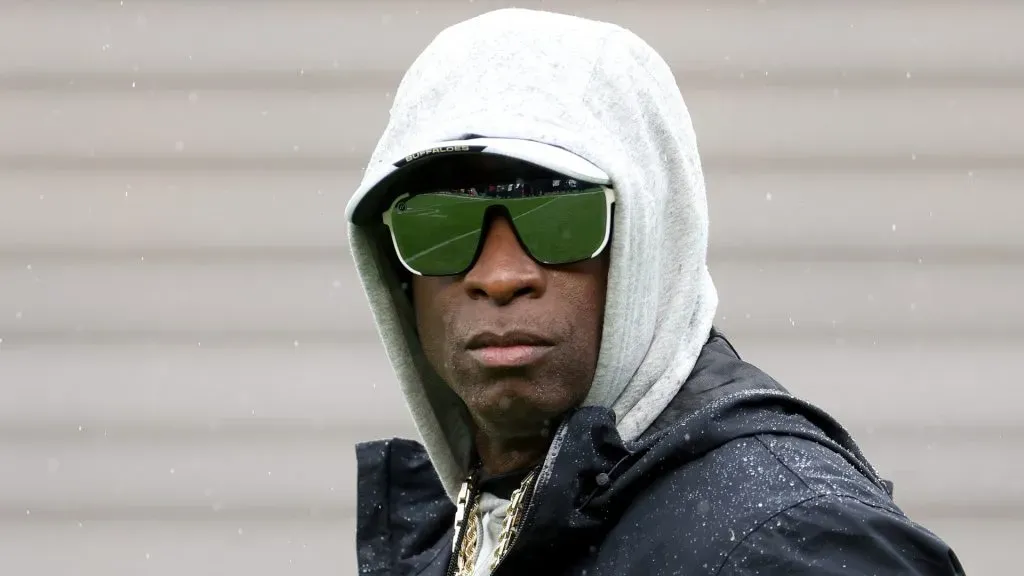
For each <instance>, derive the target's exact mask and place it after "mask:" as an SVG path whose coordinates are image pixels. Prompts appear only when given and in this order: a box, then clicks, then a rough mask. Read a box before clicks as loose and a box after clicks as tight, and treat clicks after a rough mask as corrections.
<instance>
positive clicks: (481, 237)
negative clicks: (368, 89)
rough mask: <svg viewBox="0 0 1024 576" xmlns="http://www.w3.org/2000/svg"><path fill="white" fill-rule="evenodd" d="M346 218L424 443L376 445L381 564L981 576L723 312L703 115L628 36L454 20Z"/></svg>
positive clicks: (372, 562) (559, 19)
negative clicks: (698, 126) (753, 361)
mask: <svg viewBox="0 0 1024 576" xmlns="http://www.w3.org/2000/svg"><path fill="white" fill-rule="evenodd" d="M473 191H477V192H479V193H478V194H475V193H473ZM348 218H349V221H350V223H351V226H350V234H349V237H350V241H351V246H352V250H353V254H354V256H355V259H356V263H357V269H358V272H359V275H360V277H361V279H362V282H363V284H364V287H365V289H366V293H367V295H368V297H369V300H370V304H371V307H372V309H373V312H374V315H375V318H376V322H377V325H378V328H379V330H380V333H381V336H382V338H383V340H384V344H385V346H386V348H387V352H388V356H389V358H390V360H391V362H392V364H393V366H394V369H395V372H396V374H397V376H398V378H399V381H400V383H401V386H402V390H403V392H404V394H405V396H406V400H407V403H408V406H409V408H410V411H411V414H412V416H413V419H414V420H415V422H416V425H417V427H418V430H419V432H420V435H421V437H422V440H423V443H424V445H425V447H424V446H421V445H420V444H418V443H415V442H412V441H407V440H397V439H396V440H390V441H384V442H370V443H366V444H362V445H360V446H359V447H358V450H357V454H358V462H359V505H358V514H359V519H358V530H357V540H358V553H359V568H360V574H367V575H384V574H389V575H390V574H410V575H411V574H422V575H442V574H473V575H487V574H510V575H511V574H588V575H591V576H595V575H616V576H620V575H633V574H635V575H661V574H684V575H687V576H690V575H696V574H719V575H725V574H761V575H766V574H876V575H881V574H929V575H932V574H935V575H952V574H962V569H961V568H960V566H959V563H958V561H957V560H956V557H955V555H954V554H953V552H952V551H951V550H950V549H949V547H948V546H946V545H945V544H944V543H943V542H942V541H941V540H940V539H939V538H937V537H936V536H935V535H933V534H932V533H930V532H928V531H927V530H925V529H924V528H922V527H920V526H918V525H916V524H914V523H913V522H912V521H911V520H909V519H908V518H907V517H906V516H905V515H904V514H903V512H902V511H901V510H900V509H899V508H898V507H897V506H896V504H894V503H893V500H892V498H891V495H890V492H889V490H888V489H887V485H886V483H885V482H884V481H883V480H882V479H880V478H879V477H878V475H877V474H876V472H875V471H874V469H873V468H872V467H871V465H870V464H869V463H868V462H867V460H866V459H865V458H864V456H863V455H862V454H861V452H860V450H859V449H858V448H857V446H856V445H855V444H854V442H853V441H852V440H851V438H850V437H849V436H848V435H847V434H846V432H845V431H844V430H843V429H842V427H840V426H839V424H837V423H836V422H835V421H833V420H832V419H831V418H830V417H829V416H828V415H826V414H825V413H823V412H822V411H820V410H818V409H816V408H814V407H812V406H810V405H808V404H806V403H804V402H802V401H800V400H798V399H796V398H794V397H792V396H791V395H789V394H788V393H787V392H786V391H785V390H784V389H783V388H782V387H781V386H779V385H778V384H777V383H775V382H774V381H773V380H772V379H771V378H769V377H768V376H766V375H765V374H763V373H762V372H760V371H758V370H757V369H756V368H755V367H753V366H751V365H749V364H746V363H744V362H743V361H741V360H740V359H739V357H738V355H737V354H736V352H735V351H734V350H733V348H732V346H731V345H730V344H729V343H728V342H727V341H726V340H725V338H724V337H723V336H722V335H721V334H719V333H718V332H717V331H716V330H715V329H714V328H713V327H712V321H713V319H714V315H715V310H716V306H717V301H718V298H717V294H716V292H715V287H714V285H713V284H712V281H711V277H710V275H709V273H708V269H707V262H706V255H707V242H708V215H707V204H706V198H705V192H704V180H703V176H702V173H701V166H700V160H699V157H698V154H697V147H696V141H695V137H694V133H693V129H692V125H691V122H690V118H689V114H688V112H687V110H686V108H685V106H684V104H683V100H682V97H681V96H680V94H679V91H678V89H677V87H676V82H675V79H674V78H673V76H672V74H671V72H670V71H669V68H668V66H667V65H666V64H665V62H664V61H663V60H662V59H661V58H660V57H659V56H658V55H657V54H656V53H655V52H654V51H653V50H652V49H651V48H650V47H649V46H648V45H646V44H645V43H644V42H643V41H642V40H640V39H639V38H637V37H636V36H635V35H633V34H631V33H630V32H628V31H626V30H624V29H622V28H619V27H616V26H612V25H609V24H604V23H598V22H593V21H589V20H584V19H580V18H575V17H570V16H563V15H555V14H549V13H543V12H534V11H526V10H500V11H496V12H491V13H488V14H485V15H483V16H480V17H477V18H474V19H471V20H468V21H466V22H463V23H461V24H458V25H455V26H453V27H451V28H449V29H448V30H445V31H444V32H442V33H441V34H440V35H439V36H438V37H437V38H436V39H435V40H434V41H433V42H432V43H431V44H430V45H429V46H428V47H427V48H426V50H425V51H424V52H423V53H422V54H421V55H420V56H419V58H418V59H417V60H416V61H415V63H414V64H413V65H412V67H411V68H410V70H409V71H408V72H407V74H406V76H405V78H404V79H403V81H402V83H401V86H400V87H399V89H398V91H397V93H396V95H395V102H394V105H393V107H392V110H391V119H390V122H389V124H388V126H387V128H386V130H385V132H384V135H383V137H382V138H381V140H380V143H379V144H378V146H377V148H376V150H375V151H374V154H373V158H372V160H371V162H370V165H369V167H368V169H367V171H366V174H365V178H364V180H363V182H362V184H361V186H360V187H359V189H358V190H357V191H356V194H355V196H354V198H353V199H352V201H351V203H350V204H349V208H348Z"/></svg>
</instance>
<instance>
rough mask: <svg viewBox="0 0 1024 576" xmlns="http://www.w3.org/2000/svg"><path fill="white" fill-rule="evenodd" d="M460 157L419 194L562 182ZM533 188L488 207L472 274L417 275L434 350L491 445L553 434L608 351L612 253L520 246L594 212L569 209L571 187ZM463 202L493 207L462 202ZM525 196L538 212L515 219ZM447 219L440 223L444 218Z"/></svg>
mask: <svg viewBox="0 0 1024 576" xmlns="http://www.w3.org/2000/svg"><path fill="white" fill-rule="evenodd" d="M453 160H455V161H454V162H445V163H441V164H438V163H435V164H434V166H432V167H427V168H426V169H425V170H423V171H418V172H417V173H415V175H414V176H413V178H412V180H413V182H410V189H412V190H419V191H430V190H438V189H447V190H460V189H465V188H466V187H479V188H481V189H483V188H487V187H488V186H490V185H495V186H501V185H504V184H507V183H515V182H517V181H518V182H537V181H545V180H551V179H553V180H557V179H558V178H559V176H558V175H556V174H552V173H549V172H548V171H546V170H540V169H538V168H537V167H535V166H531V165H529V164H526V163H523V162H517V161H513V160H495V159H486V158H482V157H479V156H476V157H474V156H462V157H458V158H455V159H453ZM563 179H564V177H563ZM529 193H530V194H531V195H529V196H527V197H526V198H518V199H517V198H506V202H507V204H506V205H502V204H500V203H495V204H494V205H492V206H489V207H488V208H487V209H485V210H480V211H478V213H479V215H480V216H481V217H482V220H481V221H479V222H478V225H480V226H481V230H482V233H481V234H480V236H479V239H478V240H477V242H478V244H477V245H476V246H474V247H473V251H474V253H475V259H474V260H473V261H472V262H471V264H470V266H469V268H468V269H466V270H465V271H463V272H461V273H459V274H451V275H440V276H421V275H413V276H412V279H411V280H412V282H411V284H412V299H413V307H414V309H415V315H416V326H417V330H418V333H419V338H420V342H421V345H422V347H423V352H424V354H425V355H426V358H427V360H428V361H429V363H430V365H431V366H432V367H433V368H434V370H436V371H437V373H438V374H439V375H440V376H441V377H442V378H443V379H444V381H445V382H446V383H447V384H448V385H449V386H450V387H451V389H452V390H453V391H454V392H455V393H456V394H457V395H458V396H459V398H461V399H462V401H463V402H464V403H465V404H466V407H467V408H468V410H469V412H470V414H471V415H472V418H473V421H474V423H475V425H476V426H477V427H478V432H479V433H482V434H483V435H484V436H486V437H487V438H488V439H489V440H490V441H491V442H496V441H503V442H516V441H522V442H531V441H532V440H533V439H536V438H544V437H546V436H547V435H548V434H549V433H550V427H551V426H552V425H554V424H556V423H557V420H558V418H559V417H560V416H561V415H562V414H563V413H565V412H566V411H567V410H569V409H571V408H573V407H575V406H577V405H579V404H580V403H581V402H582V401H583V399H584V398H585V397H586V395H587V393H588V391H589V389H590V384H591V382H592V381H593V378H594V371H595V369H596V367H597V357H598V351H599V349H600V342H601V327H602V321H603V317H604V302H605V291H606V287H607V273H608V261H609V260H608V251H607V250H601V252H600V254H598V255H597V256H596V257H590V258H587V259H585V260H582V261H576V262H572V263H568V264H560V265H547V264H543V263H541V262H539V261H538V260H537V259H535V258H534V257H532V256H531V255H530V253H529V251H528V249H527V247H526V246H525V245H524V243H523V242H522V241H521V235H522V233H523V232H527V234H529V232H531V231H530V230H524V229H523V227H524V226H533V227H535V228H536V227H538V226H543V227H551V228H552V229H554V228H555V227H557V226H558V223H559V222H560V220H562V219H564V218H565V217H566V216H572V217H575V218H576V219H577V220H580V219H583V218H586V217H587V215H586V214H579V213H576V214H572V215H568V214H566V212H565V211H566V210H572V207H573V204H571V203H570V204H565V205H563V204H562V202H564V201H565V200H567V199H569V198H570V195H567V194H566V192H565V191H563V192H554V193H551V192H547V191H544V190H536V191H534V190H530V191H529ZM534 194H535V195H534ZM456 201H460V202H469V203H472V202H486V203H489V202H490V201H489V200H485V199H482V198H480V197H466V198H458V197H457V196H456ZM523 201H525V202H527V203H529V204H530V205H531V206H533V205H534V204H536V207H533V208H528V210H529V209H533V210H535V212H534V213H533V214H531V215H526V216H523V218H522V219H521V220H518V222H514V221H513V218H515V216H514V215H513V214H512V213H513V212H515V211H516V206H515V202H523ZM509 207H511V211H510V210H509ZM435 210H436V208H435ZM439 216H442V215H441V214H435V215H434V217H433V219H436V220H439V221H442V222H443V220H441V219H440V218H438V217H439ZM609 216H610V215H609ZM592 217H593V218H595V219H601V218H604V217H605V215H603V214H594V215H592ZM517 223H518V224H519V225H518V226H517ZM583 224H584V223H583V222H580V225H581V226H582V225H583ZM439 225H443V224H439ZM563 232H572V229H571V228H569V229H566V230H563ZM427 233H428V234H429V232H427ZM458 235H459V236H461V235H463V234H458ZM527 237H529V236H527ZM538 237H539V238H540V239H539V240H536V242H558V241H560V239H562V238H563V237H564V236H561V235H559V236H556V235H555V234H549V235H547V236H544V237H540V236H539V235H538ZM453 239H454V238H449V239H447V240H444V241H451V240H453ZM474 239H476V238H475V237H474ZM561 241H562V242H565V241H566V240H564V239H563V240H561ZM534 247H535V248H540V249H543V248H545V247H544V246H534Z"/></svg>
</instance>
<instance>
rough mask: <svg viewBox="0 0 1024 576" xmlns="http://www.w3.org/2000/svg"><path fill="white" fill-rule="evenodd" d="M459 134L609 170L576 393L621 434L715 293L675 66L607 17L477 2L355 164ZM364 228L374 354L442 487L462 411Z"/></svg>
mask: <svg viewBox="0 0 1024 576" xmlns="http://www.w3.org/2000/svg"><path fill="white" fill-rule="evenodd" d="M470 135H480V136H484V137H495V138H520V139H527V140H534V141H539V142H544V143H547V144H551V145H555V146H558V147H561V148H564V149H566V150H569V151H571V152H573V153H575V154H577V155H579V156H581V157H582V158H585V159H587V160H589V161H590V162H593V163H594V164H595V165H597V166H598V167H600V168H601V169H603V170H604V171H605V172H607V174H608V175H609V176H610V177H611V180H612V185H613V187H614V188H615V190H616V198H617V200H616V209H615V220H614V236H613V238H612V242H611V245H610V248H611V268H610V271H609V277H608V292H607V294H608V295H607V302H606V306H605V318H604V332H603V335H602V340H601V349H600V356H599V360H598V366H597V373H596V376H595V377H594V382H593V384H592V386H591V389H590V393H589V396H588V397H587V399H586V401H585V402H586V404H591V405H599V406H604V407H610V408H611V409H612V410H613V411H614V412H615V414H616V417H617V423H618V424H617V426H618V429H619V432H620V434H621V435H622V436H623V438H624V439H625V440H627V441H629V440H631V439H635V438H636V437H638V436H639V435H640V434H641V433H642V432H643V431H644V430H645V429H646V428H647V427H648V426H650V424H651V423H652V422H653V421H654V419H655V418H656V417H657V416H658V415H659V414H660V413H661V412H662V410H664V408H665V406H666V405H667V404H668V403H669V401H670V400H671V399H672V398H673V397H674V396H675V395H676V393H677V392H678V391H679V388H680V387H681V386H682V384H683V382H684V381H685V380H686V378H687V376H688V375H689V373H690V371H691V369H692V368H693V365H694V362H695V361H696V358H697V355H698V354H699V352H700V350H701V348H702V346H703V345H704V343H705V341H706V340H707V338H708V334H709V332H710V330H711V324H712V320H713V318H714V315H715V310H716V307H717V304H718V296H717V293H716V291H715V287H714V284H713V283H712V281H711V276H710V274H709V273H708V269H707V244H708V214H707V199H706V196H705V191H704V177H703V174H702V171H701V165H700V158H699V155H698V153H697V142H696V138H695V135H694V132H693V126H692V123H691V121H690V116H689V113H688V112H687V109H686V106H685V104H684V103H683V99H682V96H681V95H680V93H679V90H678V88H677V86H676V79H675V78H674V77H673V75H672V72H671V71H670V70H669V67H668V65H667V64H666V63H665V61H664V60H663V59H662V58H661V57H660V56H659V55H658V54H657V53H656V52H655V51H654V50H653V49H652V48H651V47H650V46H649V45H648V44H646V43H645V42H644V41H643V40H641V39H640V38H639V37H637V36H636V35H635V34H633V33H631V32H629V31H627V30H625V29H623V28H621V27H618V26H615V25H612V24H607V23H601V22H595V21H592V20H587V19H583V18H578V17H573V16H567V15H560V14H552V13H547V12H538V11H532V10H521V9H503V10H497V11H493V12H489V13H486V14H484V15H481V16H478V17H476V18H472V19H470V20H467V21H465V22H462V23H459V24H456V25H454V26H452V27H450V28H448V29H446V30H444V31H443V32H441V33H440V34H439V35H438V36H437V37H436V38H435V39H434V41H433V42H431V44H430V45H429V46H427V48H426V49H425V50H424V51H423V53H422V54H420V56H419V57H418V58H417V59H416V61H415V62H414V63H413V64H412V66H411V67H410V68H409V70H408V72H407V73H406V74H405V77H404V78H403V80H402V82H401V85H400V86H399V88H398V90H397V92H396V94H395V100H394V104H393V105H392V108H391V115H390V121H389V122H388V125H387V127H386V128H385V130H384V134H383V135H382V136H381V139H380V141H379V143H378V144H377V147H376V149H375V150H374V152H373V156H372V158H371V159H370V163H369V166H368V167H367V169H366V178H367V180H371V179H375V178H376V176H377V175H378V174H380V173H381V172H382V171H385V170H387V169H388V166H389V165H390V164H391V163H393V162H394V161H395V160H396V159H399V158H401V157H402V156H403V154H405V153H406V152H407V151H409V150H413V149H416V148H417V147H427V146H429V145H431V144H432V143H435V142H441V141H446V140H457V139H462V138H465V137H467V136H470ZM375 238H376V236H375V235H374V234H372V233H371V231H370V230H369V229H367V228H366V227H363V226H357V225H352V226H350V228H349V239H350V243H351V248H352V252H353V255H354V257H355V261H356V267H357V270H358V272H359V276H360V279H361V281H362V283H363V286H364V288H365V291H366V294H367V296H368V298H369V301H370V306H371V308H372V310H373V314H374V317H375V320H376V323H377V327H378V329H379V332H380V336H381V338H382V340H383V342H384V346H385V348H386V350H387V354H388V357H389V359H390V361H391V364H392V366H393V367H394V370H395V374H396V376H397V378H398V381H399V384H400V386H401V388H402V391H403V393H404V395H405V398H406V402H407V404H408V407H409V410H410V412H411V414H412V417H413V420H414V421H415V423H416V426H417V429H418V431H419V434H420V435H421V437H422V440H423V443H424V445H425V446H426V448H427V451H428V453H429V455H430V458H431V461H432V463H433V465H434V467H435V468H436V469H437V472H438V474H439V475H440V478H441V480H442V482H443V484H444V486H445V490H446V491H447V492H448V495H449V497H451V498H452V499H454V498H455V496H456V494H457V493H458V490H459V487H460V485H461V483H462V481H463V480H464V478H465V476H466V474H467V471H468V465H469V461H470V450H471V438H470V432H469V430H470V428H469V426H468V415H467V413H466V411H465V408H464V406H463V405H462V403H461V401H460V400H459V399H458V398H457V397H456V396H455V395H454V393H453V392H452V391H451V390H450V389H449V388H448V386H447V385H446V384H445V383H444V382H443V381H441V379H440V378H439V377H438V375H437V374H436V373H435V372H434V371H433V370H432V369H431V368H430V367H429V365H428V364H427V362H426V359H425V358H424V356H423V353H422V351H421V348H420V345H419V342H418V340H417V337H416V334H415V331H414V330H413V326H414V318H413V314H412V310H411V306H410V304H409V301H408V300H407V298H406V297H405V295H404V293H403V292H402V290H401V289H400V288H399V286H398V279H397V276H396V275H395V273H394V272H393V271H392V270H391V268H390V265H389V264H388V263H387V261H386V260H385V257H384V251H385V250H391V247H390V246H381V245H380V244H379V243H378V242H377V241H376V240H375ZM497 507H498V508H500V503H499V505H498V506H497ZM486 524H487V523H485V525H486Z"/></svg>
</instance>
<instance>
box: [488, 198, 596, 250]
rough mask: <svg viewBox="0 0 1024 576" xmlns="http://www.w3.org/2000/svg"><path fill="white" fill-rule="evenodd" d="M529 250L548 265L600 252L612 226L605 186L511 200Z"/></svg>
mask: <svg viewBox="0 0 1024 576" xmlns="http://www.w3.org/2000/svg"><path fill="white" fill-rule="evenodd" d="M504 205H505V206H506V207H507V208H508V211H509V215H510V216H511V217H512V221H513V222H515V227H516V232H518V233H519V238H520V239H522V241H523V244H524V245H525V246H526V250H527V251H528V252H529V253H530V255H531V256H533V257H534V258H535V259H536V260H537V261H538V262H542V263H544V264H568V263H570V262H578V261H580V260H586V259H588V258H592V257H594V256H596V255H597V252H598V251H599V250H601V249H602V248H603V247H604V241H605V234H606V231H607V229H608V217H609V214H608V201H607V199H606V196H605V191H604V189H603V188H591V189H589V190H581V191H579V192H567V193H562V194H552V195H550V196H541V197H538V198H519V199H515V200H507V201H505V202H504Z"/></svg>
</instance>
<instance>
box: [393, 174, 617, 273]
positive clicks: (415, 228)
mask: <svg viewBox="0 0 1024 576" xmlns="http://www.w3.org/2000/svg"><path fill="white" fill-rule="evenodd" d="M614 203H615V194H614V192H613V191H612V189H611V188H609V187H607V186H601V185H598V184H591V183H589V182H582V181H579V180H573V179H545V180H534V181H523V180H519V181H517V182H515V183H512V184H489V185H485V186H476V187H470V188H458V189H449V190H440V191H431V192H422V193H415V194H403V195H401V196H399V197H398V198H396V199H395V201H394V202H393V203H392V204H391V207H390V208H388V210H387V211H385V212H384V225H385V226H387V227H388V229H389V230H390V232H391V239H392V241H393V242H394V245H395V252H396V253H397V254H398V259H399V260H400V261H401V263H402V265H403V266H405V268H406V269H408V270H409V271H410V272H412V273H413V274H417V275H420V276H457V275H461V274H464V273H466V272H467V271H469V269H470V268H471V267H472V266H473V263H474V262H475V261H476V258H477V255H478V252H479V251H480V244H481V238H482V236H483V233H484V226H485V223H486V221H487V217H488V214H489V213H490V212H491V211H493V210H500V211H502V212H504V214H505V215H506V217H507V218H508V219H509V221H510V222H511V223H512V227H513V229H514V230H515V233H516V236H517V237H518V238H519V243H520V244H521V245H522V246H523V248H524V250H525V251H526V253H527V254H529V255H530V257H531V258H533V259H534V260H536V261H537V262H539V263H541V264H547V265H561V264H572V263H573V262H580V261H583V260H588V259H590V258H594V257H596V256H597V255H598V254H600V253H601V251H602V250H604V249H605V246H607V245H608V239H609V237H610V235H611V216H612V205H613V204H614Z"/></svg>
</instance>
